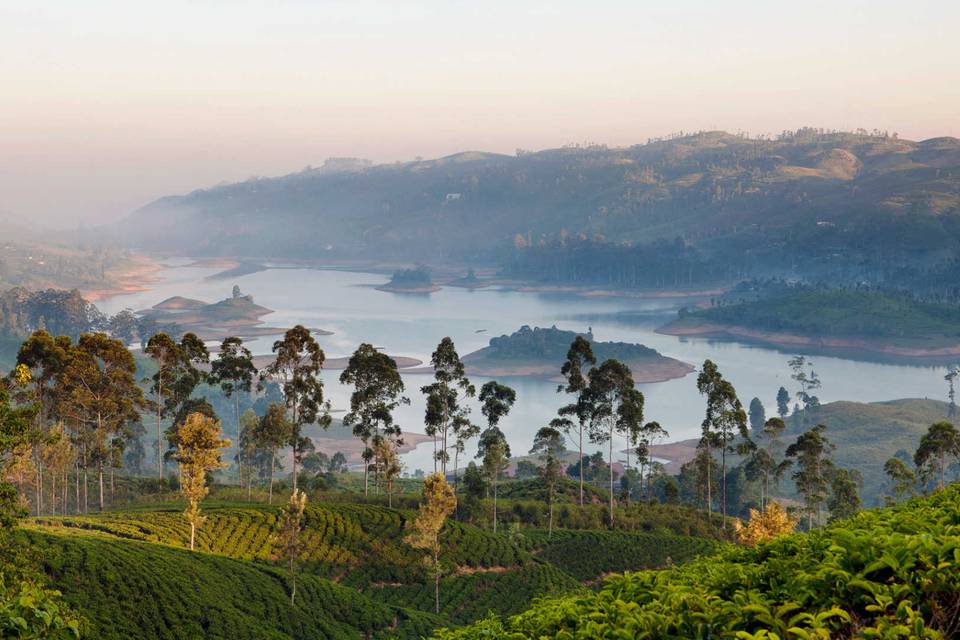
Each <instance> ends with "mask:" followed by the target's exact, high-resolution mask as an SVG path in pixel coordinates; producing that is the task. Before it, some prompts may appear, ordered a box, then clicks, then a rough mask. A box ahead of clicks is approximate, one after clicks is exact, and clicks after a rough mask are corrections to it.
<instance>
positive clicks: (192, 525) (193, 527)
mask: <svg viewBox="0 0 960 640" xmlns="http://www.w3.org/2000/svg"><path fill="white" fill-rule="evenodd" d="M196 534H197V525H196V523H195V522H193V521H192V520H191V521H190V551H193V540H194V538H195V537H196Z"/></svg>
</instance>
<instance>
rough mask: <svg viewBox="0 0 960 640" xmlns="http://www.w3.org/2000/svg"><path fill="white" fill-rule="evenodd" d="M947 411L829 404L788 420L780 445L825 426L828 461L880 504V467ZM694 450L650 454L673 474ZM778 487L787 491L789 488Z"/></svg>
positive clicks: (921, 404) (671, 447)
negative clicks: (853, 473)
mask: <svg viewBox="0 0 960 640" xmlns="http://www.w3.org/2000/svg"><path fill="white" fill-rule="evenodd" d="M947 409H948V405H947V403H946V402H941V401H939V400H929V399H919V398H906V399H902V400H888V401H884V402H850V401H846V400H841V401H837V402H829V403H827V404H823V405H820V406H819V407H817V408H811V409H809V410H806V411H800V412H799V413H797V414H794V415H793V416H790V417H788V418H787V420H786V423H787V429H786V431H785V432H784V434H783V436H782V437H781V441H783V442H792V441H793V440H795V439H796V437H797V436H798V435H800V433H802V432H803V431H804V430H805V429H807V428H809V427H810V426H812V425H815V424H820V423H822V424H825V425H826V426H827V431H826V434H825V435H826V437H827V438H828V439H829V440H830V442H831V443H833V444H834V445H835V446H836V449H835V450H834V451H833V452H832V454H831V457H832V458H833V461H834V462H835V463H836V464H837V465H839V466H841V467H845V468H849V469H856V470H857V471H859V472H860V473H861V474H862V475H863V480H864V482H863V487H862V488H861V494H862V498H863V500H864V502H865V503H866V504H879V503H881V502H882V501H883V496H884V495H885V493H886V492H887V488H886V487H887V477H886V474H884V472H883V463H884V462H886V461H887V460H888V459H889V458H890V457H892V456H893V455H894V454H896V453H897V452H898V451H906V452H907V453H909V454H910V455H911V456H912V455H913V452H914V451H915V450H916V448H917V445H918V443H919V442H920V438H921V436H922V435H923V434H924V433H926V431H927V429H928V428H929V427H930V425H931V424H933V423H934V422H937V421H939V420H943V419H945V418H946V416H947ZM696 446H697V441H696V440H687V441H683V442H677V443H671V444H664V445H655V446H653V447H651V450H652V452H653V455H655V456H657V457H659V458H663V459H667V460H669V461H670V464H669V465H668V468H669V469H671V470H672V469H677V468H678V465H679V464H682V463H685V462H688V461H690V460H691V459H693V456H694V455H695V449H696ZM781 484H782V485H783V488H784V489H787V488H788V485H790V482H789V481H785V482H783V483H781Z"/></svg>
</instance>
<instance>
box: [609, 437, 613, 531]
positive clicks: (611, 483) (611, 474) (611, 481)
mask: <svg viewBox="0 0 960 640" xmlns="http://www.w3.org/2000/svg"><path fill="white" fill-rule="evenodd" d="M608 466H609V467H610V528H611V529H613V427H612V426H611V427H610V464H609V465H608Z"/></svg>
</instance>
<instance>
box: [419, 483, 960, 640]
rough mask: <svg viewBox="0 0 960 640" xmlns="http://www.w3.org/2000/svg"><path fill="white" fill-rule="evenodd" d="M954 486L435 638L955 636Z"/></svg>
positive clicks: (957, 516) (959, 590)
mask: <svg viewBox="0 0 960 640" xmlns="http://www.w3.org/2000/svg"><path fill="white" fill-rule="evenodd" d="M958 522H960V485H953V486H952V487H950V488H948V489H947V490H945V491H943V492H940V493H939V494H937V495H935V496H933V497H931V498H925V499H918V500H913V501H911V502H909V503H907V504H905V505H901V506H900V507H897V508H887V509H876V510H872V511H866V512H862V513H860V514H858V515H857V516H855V517H853V518H851V519H850V520H844V521H839V522H837V523H834V524H833V525H830V526H828V527H827V528H825V529H823V530H817V531H814V532H812V533H806V534H792V535H788V536H782V537H780V538H777V539H775V540H773V541H771V542H767V543H762V544H760V545H759V546H758V547H756V548H742V547H741V548H733V547H730V548H727V549H725V550H724V551H722V552H721V553H720V555H719V556H716V557H711V558H706V559H701V560H697V561H694V562H692V563H690V564H688V565H684V566H681V567H678V568H673V569H667V570H664V571H644V572H640V573H632V574H631V573H628V574H625V575H622V576H615V577H612V578H610V579H608V580H607V582H606V584H605V585H604V586H603V588H602V589H601V590H600V591H599V592H597V593H591V594H585V595H574V596H568V597H565V598H562V599H547V600H543V601H540V602H538V603H537V604H535V605H534V606H533V607H532V608H531V609H530V610H528V611H526V612H524V613H523V614H520V615H518V616H514V617H512V618H509V619H507V620H503V619H500V618H497V617H492V618H489V619H487V620H484V621H482V622H479V623H476V624H474V625H472V626H469V627H467V628H465V629H460V630H451V631H441V632H439V633H437V634H436V635H435V637H436V638H439V639H441V640H469V639H474V638H511V639H512V640H524V639H526V638H531V639H533V638H561V637H562V638H624V637H631V638H714V637H715V638H727V637H729V638H734V637H735V638H744V639H746V638H853V637H860V638H931V639H932V638H954V637H956V634H957V633H958V632H960V619H958V617H957V614H956V603H957V601H958V599H960V572H957V571H954V570H953V566H954V563H955V562H956V553H957V548H958V545H960V527H958V524H957V523H958Z"/></svg>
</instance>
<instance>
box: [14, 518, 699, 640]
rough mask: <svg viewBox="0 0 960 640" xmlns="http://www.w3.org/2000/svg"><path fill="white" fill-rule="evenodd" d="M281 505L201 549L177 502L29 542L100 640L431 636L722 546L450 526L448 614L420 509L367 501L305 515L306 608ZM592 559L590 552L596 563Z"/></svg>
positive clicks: (212, 537) (37, 533)
mask: <svg viewBox="0 0 960 640" xmlns="http://www.w3.org/2000/svg"><path fill="white" fill-rule="evenodd" d="M278 513H279V508H278V507H268V506H266V505H260V504H251V503H244V504H239V503H223V502H220V503H217V502H215V501H211V504H210V505H209V508H207V509H206V510H205V515H206V516H207V520H206V521H205V522H204V524H203V526H202V527H201V528H200V529H199V530H198V536H197V551H196V552H190V551H188V550H187V549H186V547H187V545H188V541H189V528H188V525H187V524H186V522H185V520H184V518H183V514H182V512H181V509H180V507H179V506H178V505H176V504H166V505H163V506H156V507H147V508H141V509H133V510H127V511H122V512H107V513H104V514H99V515H86V516H59V517H42V518H34V519H32V520H30V521H29V522H28V523H26V526H25V527H24V530H25V535H26V536H27V538H28V542H29V544H30V545H31V546H32V547H33V551H35V555H36V556H37V557H38V558H40V559H42V565H43V566H42V568H43V570H44V571H45V572H46V573H47V574H48V576H49V577H50V582H51V586H54V587H56V588H57V589H60V590H61V591H63V593H64V597H65V599H66V600H67V601H68V602H69V603H70V604H72V605H74V606H75V607H76V609H77V610H79V611H82V612H83V613H84V615H85V616H86V617H87V618H88V620H89V622H90V625H91V627H92V633H90V634H89V637H97V638H108V639H109V638H133V637H135V638H144V639H147V640H152V639H158V640H159V639H165V638H240V639H243V638H251V639H252V638H354V637H357V638H359V637H363V638H420V637H424V636H427V635H429V634H430V633H432V631H433V630H434V629H436V628H439V627H443V626H450V625H461V624H469V623H471V622H475V621H477V620H480V619H482V618H484V617H485V616H487V615H488V614H489V613H491V612H492V613H495V614H498V615H504V616H508V615H513V614H516V613H519V612H520V611H523V610H524V609H525V608H526V607H528V606H530V604H531V603H532V602H533V601H534V600H535V599H536V598H539V597H541V596H545V595H563V594H570V593H576V592H579V591H582V590H584V589H586V588H588V587H589V583H590V581H591V580H593V579H594V578H596V577H597V576H599V575H602V574H605V573H608V572H610V571H617V570H624V569H642V568H649V567H660V566H664V565H665V564H668V563H670V562H681V561H683V560H687V559H690V558H692V557H693V556H694V555H697V554H700V553H709V552H712V551H713V550H714V548H715V543H713V542H711V541H708V540H703V539H696V538H687V537H683V536H672V535H669V534H662V535H658V534H643V533H633V532H618V531H617V532H603V531H572V530H569V531H568V530H557V531H554V533H553V535H552V536H551V537H550V538H549V539H548V537H547V533H546V532H542V531H539V530H533V529H529V530H528V529H521V530H520V535H514V536H508V535H507V534H505V533H503V532H501V534H499V535H497V534H493V533H492V532H490V531H488V530H484V529H480V528H478V527H476V526H472V525H469V524H464V523H460V522H457V521H449V522H448V523H447V525H446V528H445V530H444V534H443V539H444V548H445V551H444V553H443V556H442V559H443V564H444V567H445V573H444V577H443V578H442V580H441V591H440V594H441V602H440V614H439V615H434V613H433V585H432V582H430V581H429V580H428V579H427V576H426V574H425V572H424V568H423V565H422V555H421V554H419V553H417V552H415V551H414V550H413V549H411V548H410V547H409V546H408V545H407V544H405V543H404V542H403V537H404V527H405V523H406V522H407V520H408V519H409V518H410V517H412V514H413V512H411V511H405V510H402V509H389V508H386V507H383V506H378V505H371V504H355V503H329V504H315V505H313V506H310V507H308V508H307V510H306V524H305V531H304V539H305V543H306V544H305V551H304V554H303V558H304V564H303V567H302V571H301V575H300V578H299V583H300V584H299V587H298V595H297V600H296V605H295V606H293V607H291V606H290V604H289V590H288V588H289V587H288V578H287V573H286V571H285V570H284V566H283V565H282V564H281V563H279V562H277V561H276V560H275V558H276V549H275V548H274V546H275V544H276V542H275V535H276V531H277V526H278ZM587 550H589V551H590V553H587Z"/></svg>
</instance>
